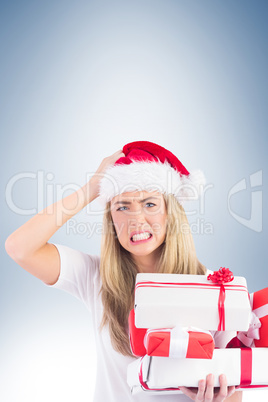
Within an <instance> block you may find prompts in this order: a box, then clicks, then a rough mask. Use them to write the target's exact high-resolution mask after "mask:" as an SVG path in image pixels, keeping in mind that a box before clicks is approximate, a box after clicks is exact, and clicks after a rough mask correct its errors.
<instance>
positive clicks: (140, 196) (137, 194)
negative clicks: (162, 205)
mask: <svg viewBox="0 0 268 402" xmlns="http://www.w3.org/2000/svg"><path fill="white" fill-rule="evenodd" d="M147 198H154V199H158V200H161V199H163V195H162V194H161V193H159V192H158V191H150V192H149V191H145V190H143V191H131V192H127V193H123V194H119V195H116V196H115V197H114V198H113V199H112V200H111V204H112V205H113V204H114V203H116V202H118V201H128V202H139V201H142V200H144V199H147Z"/></svg>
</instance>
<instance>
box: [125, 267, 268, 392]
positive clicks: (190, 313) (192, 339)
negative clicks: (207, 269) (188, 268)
mask: <svg viewBox="0 0 268 402" xmlns="http://www.w3.org/2000/svg"><path fill="white" fill-rule="evenodd" d="M129 333H130V343H131V348H132V352H133V354H134V355H135V356H137V359H136V360H135V361H134V362H133V363H131V364H130V365H129V366H128V373H127V380H128V384H129V386H130V388H131V391H132V393H133V394H134V393H137V392H143V391H145V392H150V393H159V392H162V393H180V390H179V388H180V386H186V387H197V386H198V381H199V380H200V379H203V378H206V376H207V375H208V374H209V373H212V374H214V377H215V386H216V387H217V386H219V375H220V374H225V375H226V377H227V382H228V385H235V386H236V387H237V388H241V389H246V388H262V387H268V370H267V361H268V288H266V289H263V290H260V291H258V292H255V293H253V294H251V295H249V293H248V290H247V284H246V280H245V278H243V277H234V276H233V274H232V272H231V271H229V269H228V268H221V269H220V270H219V271H215V272H214V273H213V274H210V275H208V276H206V275H178V274H138V275H137V279H136V287H135V309H134V310H132V311H131V313H130V316H129ZM218 339H222V340H225V342H224V341H223V342H218V341H217V342H216V340H218ZM226 340H229V342H228V341H226ZM230 340H231V341H230ZM217 343H218V344H217ZM219 345H220V347H219ZM267 390H268V388H267Z"/></svg>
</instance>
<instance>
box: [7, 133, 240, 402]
mask: <svg viewBox="0 0 268 402" xmlns="http://www.w3.org/2000/svg"><path fill="white" fill-rule="evenodd" d="M202 183H203V176H202V174H200V172H196V173H191V174H189V172H188V171H187V169H186V168H185V167H184V166H183V165H182V164H181V162H180V161H179V160H178V159H177V158H176V157H175V156H174V155H173V154H172V153H171V152H169V151H167V150H166V149H164V148H162V147H160V146H158V145H156V144H153V143H149V142H146V141H140V142H134V143H130V144H127V145H125V146H124V148H123V152H122V150H120V151H118V152H116V153H115V154H113V155H112V156H110V157H108V158H105V159H104V160H103V161H102V163H101V165H100V166H99V168H98V170H97V171H96V173H95V174H94V176H93V177H92V178H91V180H90V181H89V182H88V183H87V184H86V185H85V186H83V187H82V188H81V189H79V190H78V191H77V192H75V193H73V194H71V195H69V196H68V197H66V198H64V199H63V200H60V201H58V202H56V203H55V204H53V205H51V206H49V207H47V208H46V209H45V210H43V211H42V212H40V213H38V214H37V215H35V216H34V217H33V218H31V219H30V220H29V221H28V222H26V223H25V224H24V225H22V226H21V227H20V228H18V229H17V230H16V231H15V232H14V233H12V234H11V235H10V236H9V237H8V239H7V241H6V250H7V253H8V254H9V255H10V256H11V258H13V259H14V260H15V261H16V262H17V263H18V264H19V265H21V266H22V267H23V268H24V269H26V270H27V271H28V272H30V273H31V274H33V275H34V276H36V277H38V278H39V279H41V280H42V281H43V282H44V283H45V284H47V285H48V286H52V287H55V288H59V289H63V290H65V291H67V292H69V293H71V294H73V295H74V296H76V297H77V298H79V299H80V300H82V301H83V302H84V303H85V304H86V305H87V307H88V309H89V310H90V311H91V313H92V317H93V322H94V330H95V334H96V347H97V356H98V369H97V382H96V389H95V398H94V401H101V402H102V401H116V402H118V401H119V402H121V401H122V402H125V401H134V400H135V401H146V400H149V401H157V402H164V401H170V402H172V401H178V402H179V401H186V400H190V399H192V400H196V401H212V400H213V401H223V400H228V401H229V400H230V401H240V400H242V399H241V392H236V393H234V392H235V389H234V387H227V383H226V377H225V376H224V375H222V376H221V377H220V385H221V386H220V389H219V390H218V391H216V390H214V387H213V384H214V380H213V376H212V375H209V376H208V377H207V378H206V379H202V380H200V382H199V387H198V389H187V388H184V387H182V391H183V393H184V394H185V395H187V396H185V395H168V396H167V395H165V396H163V395H161V393H159V395H157V396H152V395H149V394H147V393H142V394H139V395H136V396H135V397H134V396H131V394H130V390H129V388H128V385H127V382H126V370H127V366H128V364H129V363H131V362H132V361H133V359H134V357H133V355H132V353H131V350H130V346H129V337H128V329H127V319H128V315H129V312H130V310H131V309H132V308H133V303H134V299H133V297H134V294H133V293H134V284H135V276H136V274H137V272H170V273H191V274H205V273H206V268H205V267H204V266H203V265H202V264H201V263H200V262H199V261H198V260H197V257H196V254H195V248H194V244H193V239H192V236H191V233H190V230H189V225H188V221H187V218H186V215H185V212H184V209H183V207H182V206H181V203H182V201H183V200H185V199H189V198H191V197H192V196H193V194H194V195H196V194H195V193H196V189H197V187H198V185H200V184H202ZM97 197H99V199H100V201H102V202H103V201H104V202H105V204H106V209H105V213H104V221H103V237H102V246H101V257H100V258H99V257H98V256H94V255H88V254H84V253H82V252H79V251H76V250H73V249H71V248H68V247H66V246H62V245H56V244H51V243H48V241H49V239H50V238H51V236H52V235H53V234H54V233H55V232H56V231H57V230H58V229H59V228H60V227H61V226H62V225H64V224H65V223H66V222H67V221H68V220H69V219H70V218H71V217H73V216H74V215H75V214H76V213H78V212H79V211H80V210H81V209H83V208H84V207H85V206H86V205H87V204H89V203H90V202H92V201H93V200H94V199H95V198H97ZM231 395H232V396H231ZM189 398H190V399H189ZM226 398H227V399H226Z"/></svg>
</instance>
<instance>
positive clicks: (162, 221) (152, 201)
mask: <svg viewBox="0 0 268 402" xmlns="http://www.w3.org/2000/svg"><path fill="white" fill-rule="evenodd" d="M111 215H112V219H113V223H114V227H115V230H116V234H117V237H118V241H119V243H120V244H121V246H122V247H124V249H126V250H127V251H129V252H130V253H132V254H134V255H148V254H150V253H152V252H153V251H155V250H156V249H157V248H158V247H159V246H160V245H161V244H162V243H163V242H164V240H165V237H166V224H167V212H166V204H165V200H164V197H163V195H162V194H161V193H159V192H157V191H154V192H147V191H133V192H126V193H123V194H120V195H117V196H116V197H114V198H113V199H112V201H111Z"/></svg>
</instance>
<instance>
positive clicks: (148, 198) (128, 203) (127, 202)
mask: <svg viewBox="0 0 268 402" xmlns="http://www.w3.org/2000/svg"><path fill="white" fill-rule="evenodd" d="M152 199H156V200H157V199H158V198H157V197H147V198H144V200H140V201H138V202H139V203H140V204H142V203H143V202H145V201H148V200H152ZM117 204H123V205H130V204H131V202H130V201H117V202H115V203H114V205H117Z"/></svg>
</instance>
